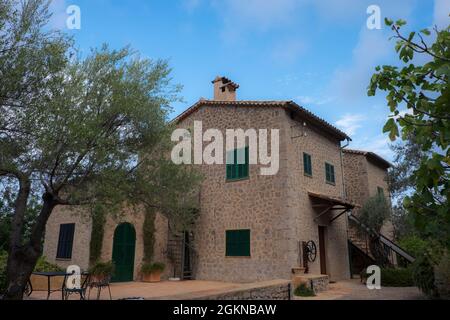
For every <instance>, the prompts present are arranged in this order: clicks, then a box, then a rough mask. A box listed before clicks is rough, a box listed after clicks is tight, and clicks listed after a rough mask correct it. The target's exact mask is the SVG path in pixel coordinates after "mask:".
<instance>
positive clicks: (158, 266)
mask: <svg viewBox="0 0 450 320" xmlns="http://www.w3.org/2000/svg"><path fill="white" fill-rule="evenodd" d="M165 268H166V265H165V264H164V263H162V262H155V263H144V264H143V265H142V267H141V272H142V273H143V274H150V273H153V272H163V271H164V269H165Z"/></svg>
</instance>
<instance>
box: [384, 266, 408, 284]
mask: <svg viewBox="0 0 450 320" xmlns="http://www.w3.org/2000/svg"><path fill="white" fill-rule="evenodd" d="M381 285H382V286H383V287H414V281H413V276H412V271H411V269H410V268H396V269H394V268H382V269H381Z"/></svg>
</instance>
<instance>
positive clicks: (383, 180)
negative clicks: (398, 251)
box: [344, 150, 394, 242]
mask: <svg viewBox="0 0 450 320" xmlns="http://www.w3.org/2000/svg"><path fill="white" fill-rule="evenodd" d="M389 167H390V164H389V163H388V162H387V161H385V160H383V159H382V158H380V157H379V156H377V155H375V154H374V153H371V152H365V151H358V150H345V151H344V177H345V191H346V196H347V199H348V200H350V201H352V202H354V203H357V204H359V205H360V206H363V205H364V203H365V202H366V201H367V200H368V199H369V198H370V197H373V196H375V195H377V194H378V192H379V189H380V190H383V194H384V195H385V197H386V199H387V200H388V201H389V202H390V194H389V185H388V175H387V169H388V168H389ZM353 214H355V215H356V216H358V210H354V212H353ZM349 233H350V238H352V239H355V242H359V241H358V240H357V239H356V238H357V235H356V230H355V228H352V227H350V229H349ZM381 233H382V234H383V235H384V236H385V237H386V238H388V239H389V240H393V239H394V227H393V225H392V222H391V221H386V223H385V224H384V225H383V227H382V229H381Z"/></svg>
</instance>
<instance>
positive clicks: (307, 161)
mask: <svg viewBox="0 0 450 320" xmlns="http://www.w3.org/2000/svg"><path fill="white" fill-rule="evenodd" d="M303 170H304V172H305V175H306V176H310V177H312V162H311V156H310V155H309V154H307V153H304V154H303Z"/></svg>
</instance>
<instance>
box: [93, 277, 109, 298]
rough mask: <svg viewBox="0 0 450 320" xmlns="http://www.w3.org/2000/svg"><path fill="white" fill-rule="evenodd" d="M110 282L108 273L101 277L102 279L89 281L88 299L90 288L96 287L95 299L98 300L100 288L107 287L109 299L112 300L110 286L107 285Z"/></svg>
mask: <svg viewBox="0 0 450 320" xmlns="http://www.w3.org/2000/svg"><path fill="white" fill-rule="evenodd" d="M110 282H111V276H110V275H109V276H106V277H103V278H102V279H99V280H92V281H90V282H89V284H88V287H89V293H88V300H89V299H90V296H91V290H92V288H97V300H100V294H101V292H102V289H104V288H108V291H109V299H110V300H112V295H111V288H110V287H109V284H110Z"/></svg>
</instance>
